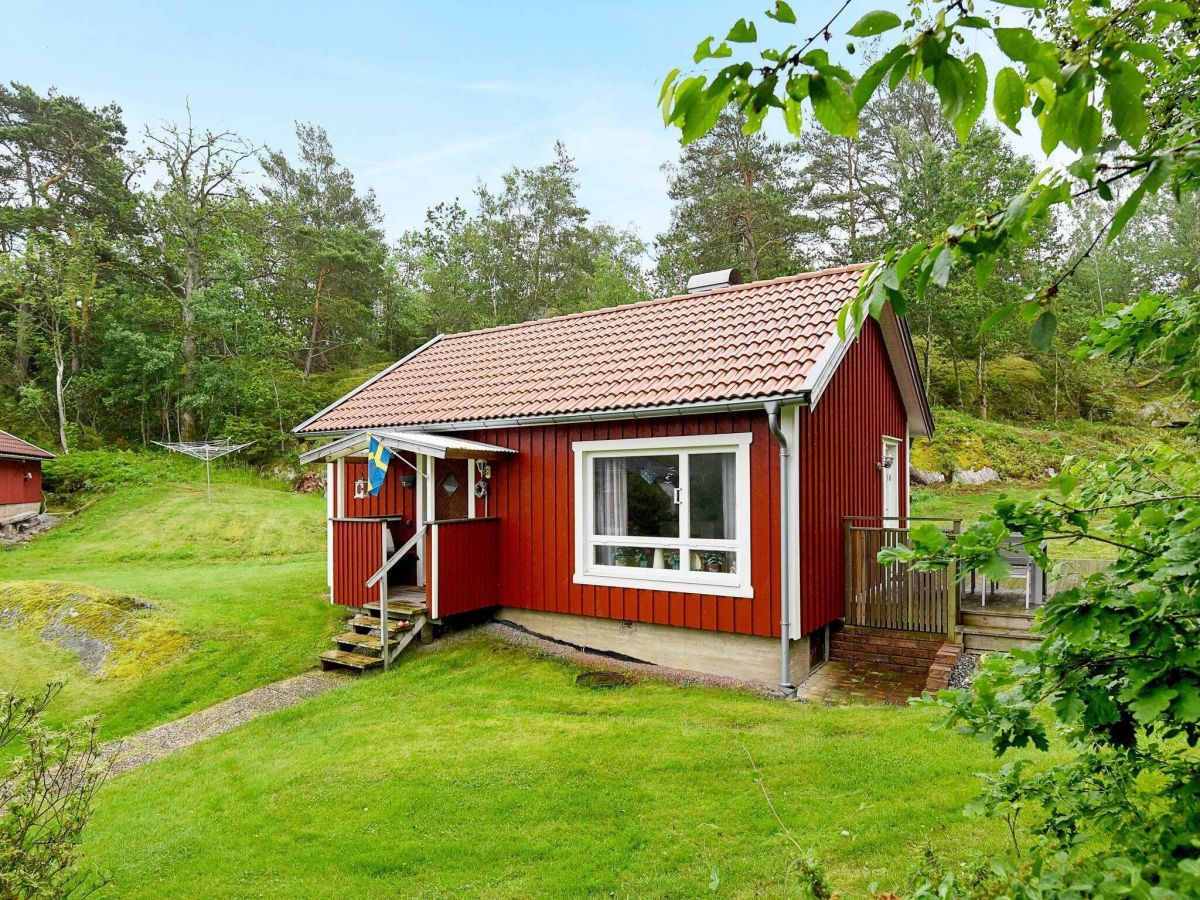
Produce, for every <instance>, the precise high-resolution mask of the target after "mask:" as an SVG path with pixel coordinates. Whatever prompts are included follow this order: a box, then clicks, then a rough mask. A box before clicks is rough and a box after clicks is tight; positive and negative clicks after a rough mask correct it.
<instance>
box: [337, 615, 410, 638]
mask: <svg viewBox="0 0 1200 900" xmlns="http://www.w3.org/2000/svg"><path fill="white" fill-rule="evenodd" d="M350 627H351V628H353V629H354V630H355V631H357V632H358V633H359V634H367V633H369V632H371V631H376V632H378V631H379V630H380V629H381V628H382V627H383V620H382V619H377V618H375V617H374V616H362V615H359V616H355V617H354V618H352V619H351V620H350ZM412 627H413V620H412V619H393V618H392V617H391V610H388V634H391V635H395V634H399V633H400V632H401V631H408V630H409V629H410V628H412Z"/></svg>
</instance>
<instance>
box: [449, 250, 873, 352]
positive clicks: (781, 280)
mask: <svg viewBox="0 0 1200 900" xmlns="http://www.w3.org/2000/svg"><path fill="white" fill-rule="evenodd" d="M869 265H871V263H869V262H861V263H850V264H849V265H845V266H836V267H834V268H831V269H816V270H814V271H811V272H799V273H797V274H795V275H781V276H779V277H778V278H764V279H762V280H760V281H748V282H745V283H744V284H730V285H726V286H725V287H719V288H713V289H711V290H707V291H696V292H695V293H691V294H688V293H683V294H671V295H670V296H667V297H654V298H651V299H650V300H639V301H637V302H636V303H622V304H618V305H617V306H602V307H600V308H599V309H585V310H582V311H580V312H573V313H563V314H562V315H558V316H546V317H545V318H544V319H526V320H525V321H523V322H510V323H509V324H507V325H492V326H490V327H488V328H476V329H474V330H473V331H455V332H451V333H450V334H445V335H442V336H441V338H442V340H443V341H449V340H454V339H455V338H464V337H474V336H475V335H478V334H492V333H494V332H498V331H510V330H513V329H517V328H528V327H530V326H532V325H544V324H546V323H547V322H562V321H566V320H569V319H582V318H586V317H590V316H601V315H606V314H609V315H611V314H612V313H616V312H620V311H622V310H627V309H639V308H644V307H647V306H661V305H663V304H666V303H676V302H678V301H681V300H696V299H699V298H701V297H711V296H713V295H714V294H729V293H734V292H736V291H743V290H746V289H747V288H758V287H766V286H769V285H773V284H787V283H790V282H794V281H805V280H807V279H809V278H817V277H820V276H830V275H841V274H843V273H845V272H854V271H858V270H861V269H865V268H867V266H869Z"/></svg>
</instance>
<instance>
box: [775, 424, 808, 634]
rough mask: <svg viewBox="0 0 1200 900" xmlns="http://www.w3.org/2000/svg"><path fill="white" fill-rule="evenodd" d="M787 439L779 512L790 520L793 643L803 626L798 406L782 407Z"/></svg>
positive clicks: (790, 608)
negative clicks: (783, 502)
mask: <svg viewBox="0 0 1200 900" xmlns="http://www.w3.org/2000/svg"><path fill="white" fill-rule="evenodd" d="M779 424H780V427H781V428H782V429H783V433H784V434H785V435H787V439H788V450H789V454H788V469H789V470H790V478H789V486H790V488H791V493H790V495H789V496H788V509H786V510H784V509H781V511H780V514H781V515H785V516H788V517H789V524H790V525H791V528H790V529H789V532H788V534H789V536H790V539H791V546H790V547H789V548H788V551H787V552H788V565H789V567H790V569H791V590H790V591H789V594H790V597H789V606H788V610H789V613H790V614H789V616H788V618H789V620H790V622H791V634H790V635H789V637H790V638H792V640H796V639H798V638H800V637H802V636H803V635H804V623H803V622H802V621H801V613H802V610H801V604H800V542H801V540H803V538H804V533H803V529H804V523H803V522H802V521H801V520H800V414H799V407H796V406H785V407H784V408H783V413H782V421H781V422H780V423H779Z"/></svg>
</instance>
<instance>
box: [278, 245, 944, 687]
mask: <svg viewBox="0 0 1200 900" xmlns="http://www.w3.org/2000/svg"><path fill="white" fill-rule="evenodd" d="M863 268H864V267H863V266H848V267H845V268H838V269H828V270H825V271H820V272H811V273H806V274H802V275H796V276H792V277H787V278H778V279H774V280H770V281H760V282H754V283H751V284H742V283H740V278H739V277H738V276H737V273H736V271H732V272H730V273H726V275H725V277H724V278H721V277H708V278H707V279H697V280H698V281H700V283H702V284H704V285H705V286H704V288H702V289H700V290H696V291H693V292H692V293H688V294H683V295H679V296H675V297H667V298H663V299H659V300H651V301H647V302H643V303H634V304H630V305H627V306H619V307H613V308H609V309H601V310H596V311H593V312H585V313H577V314H573V315H567V316H558V317H555V318H548V319H540V320H535V321H530V322H524V323H520V324H517V325H508V326H502V327H498V328H490V329H485V330H483V331H475V332H468V333H464V334H452V335H445V336H439V337H437V338H435V339H433V340H432V341H430V342H428V343H427V344H425V345H424V346H422V347H420V348H418V349H417V350H415V351H414V352H412V353H410V354H409V355H408V356H406V357H404V358H403V359H401V360H399V361H398V362H396V363H395V364H393V365H392V366H390V367H389V368H387V369H385V370H384V371H383V372H381V373H379V374H378V375H377V376H375V377H374V378H372V379H371V380H369V381H368V382H366V383H365V384H363V385H362V386H361V387H359V388H357V389H355V390H354V391H351V392H350V393H349V394H347V395H346V396H345V397H342V398H341V399H340V400H338V401H336V402H335V403H333V404H332V405H331V406H329V407H328V408H326V409H324V410H322V411H321V412H319V413H317V414H316V415H315V416H313V417H312V418H310V419H309V420H307V421H306V422H304V423H302V424H301V425H300V426H298V427H297V428H296V432H297V433H298V434H300V435H301V436H303V437H304V438H306V439H309V440H317V439H322V438H325V439H328V442H327V443H324V444H322V445H321V446H318V447H316V448H314V449H312V450H309V451H307V452H306V453H305V454H303V455H302V459H303V460H304V461H306V462H315V461H324V462H325V463H326V464H327V485H328V491H327V503H328V515H327V518H328V546H329V572H328V581H329V586H330V592H331V599H332V601H333V602H335V603H340V604H343V605H346V606H351V607H363V606H365V607H367V608H368V611H377V610H378V609H379V607H380V603H381V601H383V600H384V598H388V597H392V598H395V600H396V602H408V603H416V604H420V605H421V608H422V610H423V611H424V613H425V614H426V615H427V616H429V617H432V618H434V619H435V620H436V619H437V618H444V617H446V616H449V615H453V614H457V613H461V612H468V611H473V610H479V609H493V610H494V611H495V615H496V617H497V618H500V619H503V620H507V621H510V622H513V623H516V624H518V625H521V626H523V627H525V628H527V629H529V630H530V631H533V632H537V633H539V634H543V635H546V636H549V637H553V638H555V639H558V640H562V641H566V642H569V643H572V644H575V645H578V646H582V647H587V648H591V649H597V650H604V651H611V652H618V653H621V654H624V655H625V656H629V657H633V658H636V659H641V660H645V661H648V662H653V663H658V664H662V665H669V666H672V667H676V668H684V669H692V670H697V671H704V672H710V673H715V674H723V675H732V676H736V677H741V678H745V679H748V680H754V681H759V682H764V683H772V684H774V683H781V685H782V686H784V687H785V688H786V686H787V685H788V684H789V683H794V682H796V681H797V680H798V679H800V678H803V676H804V675H805V674H806V673H807V672H808V670H809V669H810V668H811V663H812V661H814V660H816V659H818V658H820V654H821V652H822V649H823V646H824V637H825V635H824V632H825V629H826V627H827V626H828V625H829V624H830V623H831V622H833V621H834V620H836V619H838V618H839V617H841V615H842V612H843V609H844V587H845V582H844V577H845V564H844V542H843V524H844V520H845V517H847V516H856V515H862V516H875V517H882V518H884V519H885V520H886V519H887V518H890V517H902V516H905V515H907V507H908V478H907V472H908V446H909V443H910V441H911V440H912V439H913V438H915V437H918V436H921V435H928V434H930V433H932V428H933V424H932V419H931V416H930V411H929V405H928V402H927V400H926V398H925V394H924V391H923V388H922V382H921V378H920V376H919V372H918V370H917V363H916V354H915V352H914V349H913V345H912V339H911V337H910V335H909V332H908V328H907V326H906V325H905V323H904V321H903V319H901V318H899V317H897V316H896V315H895V314H894V313H893V312H892V311H891V310H890V309H886V310H885V311H884V314H883V316H882V317H881V318H880V320H878V321H876V320H869V321H868V322H867V323H866V325H865V326H864V327H863V329H862V330H861V332H860V333H859V335H858V336H857V337H856V338H854V339H841V338H839V336H838V333H837V324H836V320H837V315H838V311H839V310H840V309H841V308H842V307H843V306H844V305H845V304H846V303H847V302H848V301H849V300H850V299H851V298H852V297H853V296H854V294H855V292H856V290H857V287H858V283H859V280H860V278H861V277H862V273H863ZM372 436H374V437H375V438H377V439H378V440H379V441H381V442H382V443H383V444H385V445H386V446H388V447H389V448H390V449H391V451H392V454H393V457H392V461H391V466H390V468H389V471H388V475H387V478H386V480H385V482H384V486H383V489H382V491H381V492H380V493H379V495H378V496H376V497H370V496H369V495H367V492H366V480H365V479H366V461H365V455H366V448H367V446H368V442H369V440H370V438H371V437H372ZM345 637H347V638H348V639H349V638H353V635H348V636H345ZM344 649H350V648H344Z"/></svg>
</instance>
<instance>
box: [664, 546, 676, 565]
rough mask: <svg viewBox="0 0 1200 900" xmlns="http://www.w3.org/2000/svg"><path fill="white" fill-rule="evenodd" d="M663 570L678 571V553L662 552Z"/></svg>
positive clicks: (674, 551)
mask: <svg viewBox="0 0 1200 900" xmlns="http://www.w3.org/2000/svg"><path fill="white" fill-rule="evenodd" d="M663 568H665V569H678V568H679V551H678V550H664V551H663Z"/></svg>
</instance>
